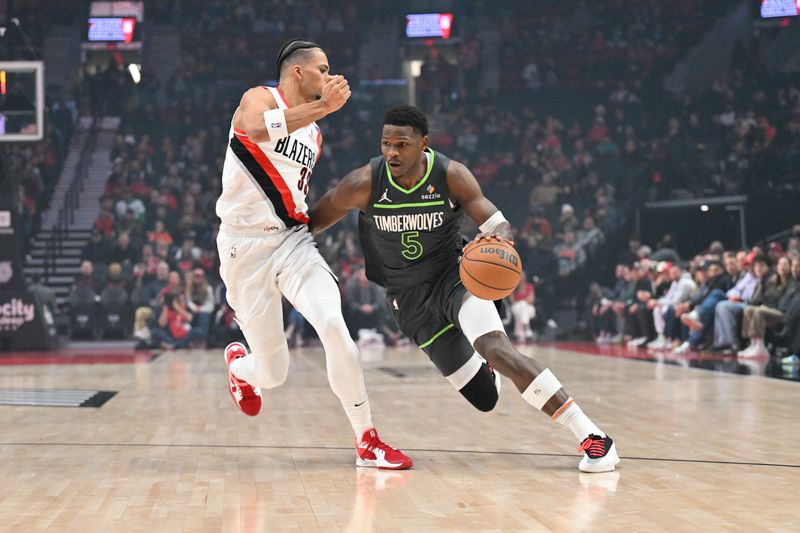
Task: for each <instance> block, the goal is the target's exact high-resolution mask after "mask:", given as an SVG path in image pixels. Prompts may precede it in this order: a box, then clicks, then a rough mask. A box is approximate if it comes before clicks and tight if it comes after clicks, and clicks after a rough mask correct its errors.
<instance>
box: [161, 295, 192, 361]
mask: <svg viewBox="0 0 800 533" xmlns="http://www.w3.org/2000/svg"><path fill="white" fill-rule="evenodd" d="M192 319H193V316H192V313H191V312H189V311H188V310H187V309H186V301H185V298H184V295H183V294H173V293H168V294H166V295H165V296H164V305H163V307H162V308H161V314H160V315H159V317H158V326H157V327H154V328H152V330H151V332H150V334H151V336H152V341H153V343H154V344H155V345H156V346H159V347H161V348H163V349H166V350H171V349H173V348H187V347H188V346H189V343H191V342H193V341H195V340H197V339H199V338H201V336H202V335H201V333H200V331H199V329H197V328H193V327H192Z"/></svg>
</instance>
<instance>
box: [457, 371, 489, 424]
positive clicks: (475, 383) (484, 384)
mask: <svg viewBox="0 0 800 533" xmlns="http://www.w3.org/2000/svg"><path fill="white" fill-rule="evenodd" d="M494 378H495V377H494V374H493V373H492V371H491V370H489V366H488V365H487V364H486V363H483V364H482V365H481V369H480V370H478V373H477V374H475V375H474V376H473V377H472V379H471V380H469V382H468V383H467V384H466V385H464V386H463V387H462V388H461V390H459V391H458V392H460V393H461V394H462V395H463V396H464V398H466V399H467V401H468V402H469V403H471V404H472V405H474V406H475V408H476V409H478V410H479V411H484V412H486V411H491V410H492V409H494V406H495V405H497V399H498V394H497V387H496V386H495V384H494Z"/></svg>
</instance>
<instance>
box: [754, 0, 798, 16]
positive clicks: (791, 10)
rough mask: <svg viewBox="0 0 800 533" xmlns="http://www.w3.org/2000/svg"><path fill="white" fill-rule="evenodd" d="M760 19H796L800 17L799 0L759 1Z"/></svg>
mask: <svg viewBox="0 0 800 533" xmlns="http://www.w3.org/2000/svg"><path fill="white" fill-rule="evenodd" d="M760 4H761V6H760V9H759V13H760V15H761V18H765V19H767V18H781V17H796V16H798V15H800V0H760Z"/></svg>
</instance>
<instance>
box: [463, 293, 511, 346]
mask: <svg viewBox="0 0 800 533" xmlns="http://www.w3.org/2000/svg"><path fill="white" fill-rule="evenodd" d="M458 326H459V329H460V330H461V332H462V333H463V334H464V335H465V336H466V337H467V339H468V340H469V343H470V344H472V345H473V346H475V339H477V338H478V337H481V336H483V335H485V334H487V333H490V332H492V331H499V332H501V333H505V331H506V330H505V328H504V327H503V321H502V320H500V314H499V313H498V312H497V307H495V304H494V302H490V301H488V300H481V299H480V298H477V297H475V296H473V295H471V294H467V295H465V297H464V301H463V302H462V304H461V309H460V310H459V312H458Z"/></svg>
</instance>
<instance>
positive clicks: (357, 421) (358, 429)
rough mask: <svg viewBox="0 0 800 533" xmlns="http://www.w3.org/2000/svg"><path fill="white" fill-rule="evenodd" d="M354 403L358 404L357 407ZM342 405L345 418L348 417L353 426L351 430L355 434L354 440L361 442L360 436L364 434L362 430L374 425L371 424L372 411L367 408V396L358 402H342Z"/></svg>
mask: <svg viewBox="0 0 800 533" xmlns="http://www.w3.org/2000/svg"><path fill="white" fill-rule="evenodd" d="M358 404H360V405H358ZM356 405H358V407H356ZM342 407H344V412H345V413H346V414H347V418H348V419H350V425H351V426H353V432H354V433H355V434H356V441H358V442H361V437H362V436H363V435H364V432H365V431H367V430H368V429H370V428H373V427H375V426H374V425H373V424H372V412H371V411H370V409H369V398H367V397H366V396H365V397H364V399H363V400H362V401H360V402H347V403H345V402H342Z"/></svg>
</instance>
